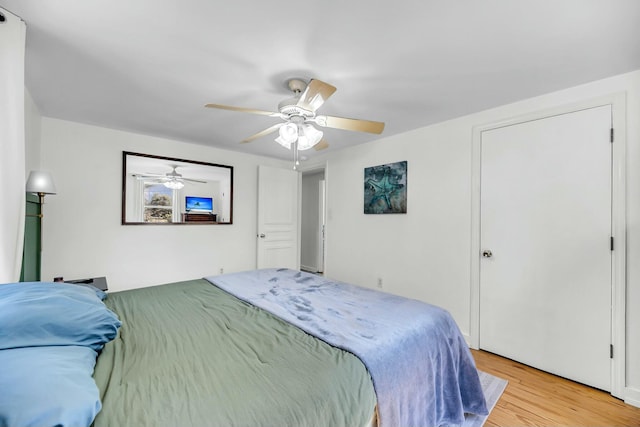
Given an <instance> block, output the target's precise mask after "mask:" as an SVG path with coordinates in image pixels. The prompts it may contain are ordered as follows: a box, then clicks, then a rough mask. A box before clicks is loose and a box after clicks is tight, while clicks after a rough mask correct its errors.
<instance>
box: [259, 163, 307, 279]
mask: <svg viewBox="0 0 640 427" xmlns="http://www.w3.org/2000/svg"><path fill="white" fill-rule="evenodd" d="M299 179H300V175H299V173H298V172H297V171H294V170H290V169H278V168H272V167H268V166H259V167H258V236H257V238H258V268H280V267H282V268H285V267H286V268H291V269H298V267H299V262H298V182H299Z"/></svg>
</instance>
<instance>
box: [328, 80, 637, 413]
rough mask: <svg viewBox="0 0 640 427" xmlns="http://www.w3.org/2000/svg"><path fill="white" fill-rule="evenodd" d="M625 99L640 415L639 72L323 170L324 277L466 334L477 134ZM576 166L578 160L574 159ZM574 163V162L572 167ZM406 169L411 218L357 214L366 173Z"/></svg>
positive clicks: (450, 126)
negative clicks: (560, 110)
mask: <svg viewBox="0 0 640 427" xmlns="http://www.w3.org/2000/svg"><path fill="white" fill-rule="evenodd" d="M621 91H623V92H626V94H627V118H626V119H627V307H626V310H627V311H626V313H627V325H628V326H627V359H626V360H627V385H628V389H627V390H628V396H629V399H628V400H629V401H632V402H634V404H637V405H640V363H638V361H639V360H640V263H638V262H637V261H636V260H637V259H639V258H640V228H639V227H640V71H636V72H634V73H629V74H625V75H621V76H615V77H612V78H608V79H605V80H600V81H597V82H593V83H590V84H587V85H583V86H579V87H575V88H570V89H566V90H563V91H559V92H555V93H551V94H548V95H544V96H541V97H537V98H532V99H528V100H524V101H522V102H518V103H515V104H510V105H506V106H503V107H500V108H495V109H492V110H488V111H483V112H479V113H476V114H472V115H469V116H465V117H461V118H458V119H455V120H451V121H447V122H443V123H440V124H436V125H433V126H429V127H425V128H421V129H417V130H415V131H412V132H408V133H405V134H402V135H397V136H393V137H389V138H386V139H383V140H379V141H376V142H372V143H369V144H364V145H360V146H357V147H353V148H351V149H347V150H342V151H340V152H338V153H335V154H331V153H328V154H327V155H326V156H325V157H324V158H322V159H320V160H318V162H321V161H325V160H326V161H327V162H328V168H327V186H328V187H327V197H328V201H327V209H328V212H327V242H326V243H327V245H328V247H327V261H326V275H327V276H329V277H332V278H336V279H339V280H344V281H347V282H352V283H356V284H360V285H364V286H368V287H375V286H376V284H377V279H378V278H381V279H382V281H383V287H384V289H385V290H387V291H389V292H393V293H397V294H400V295H405V296H409V297H412V298H416V299H420V300H423V301H427V302H430V303H433V304H436V305H440V306H443V307H445V308H446V309H448V310H449V311H450V312H451V313H452V315H453V316H454V318H455V319H456V321H457V322H458V324H459V326H460V328H461V330H462V331H463V333H464V334H467V335H468V334H469V330H470V280H471V279H470V264H471V258H470V257H471V249H470V242H471V234H470V233H471V227H470V224H471V147H472V130H473V127H474V126H478V125H484V124H488V123H493V122H496V121H499V120H503V119H508V118H512V117H515V116H519V115H523V114H527V113H531V112H535V111H540V110H544V109H550V108H554V107H559V106H563V105H567V104H572V103H576V102H579V101H583V100H588V99H592V98H597V97H600V96H604V95H610V94H613V93H617V92H621ZM576 154H577V156H579V153H576ZM578 158H579V157H578ZM401 160H408V162H409V163H408V184H407V186H408V188H407V190H408V193H407V198H408V213H407V214H406V215H365V214H363V169H364V168H365V167H368V166H375V165H380V164H385V163H391V162H396V161H401Z"/></svg>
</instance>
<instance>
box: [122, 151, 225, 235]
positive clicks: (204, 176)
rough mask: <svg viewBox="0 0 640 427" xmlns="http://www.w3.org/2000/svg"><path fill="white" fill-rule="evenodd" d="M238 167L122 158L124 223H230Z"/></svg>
mask: <svg viewBox="0 0 640 427" xmlns="http://www.w3.org/2000/svg"><path fill="white" fill-rule="evenodd" d="M232 222H233V166H226V165H218V164H214V163H206V162H200V161H195V160H184V159H174V158H171V157H161V156H153V155H150V154H140V153H131V152H128V151H123V153H122V224H123V225H128V224H136V225H137V224H231V223H232Z"/></svg>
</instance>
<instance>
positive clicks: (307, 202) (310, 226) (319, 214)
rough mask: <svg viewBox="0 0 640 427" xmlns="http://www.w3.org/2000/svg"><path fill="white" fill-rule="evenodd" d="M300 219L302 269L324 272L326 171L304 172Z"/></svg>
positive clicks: (311, 271)
mask: <svg viewBox="0 0 640 427" xmlns="http://www.w3.org/2000/svg"><path fill="white" fill-rule="evenodd" d="M301 188H302V189H301V209H300V212H301V219H300V227H301V230H300V269H301V270H303V271H307V272H310V273H316V274H322V273H323V272H324V241H325V201H326V196H325V171H324V169H320V170H313V171H308V172H303V174H302V187H301Z"/></svg>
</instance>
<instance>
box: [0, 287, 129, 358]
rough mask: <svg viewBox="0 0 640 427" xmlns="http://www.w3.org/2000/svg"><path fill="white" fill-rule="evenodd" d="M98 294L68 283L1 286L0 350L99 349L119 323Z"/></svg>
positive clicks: (110, 338)
mask: <svg viewBox="0 0 640 427" xmlns="http://www.w3.org/2000/svg"><path fill="white" fill-rule="evenodd" d="M100 293H103V292H102V291H100V290H98V289H95V288H90V287H87V286H78V285H73V284H68V283H47V282H28V283H10V284H6V285H0V350H2V349H9V348H18V347H32V346H48V345H54V346H58V345H81V346H88V347H91V348H92V349H94V350H100V349H102V347H103V346H104V344H106V343H107V342H109V341H111V340H112V339H114V338H115V336H116V334H117V332H118V328H119V327H120V325H121V323H120V320H119V319H118V317H117V316H116V315H115V313H113V312H112V311H111V310H109V309H108V308H107V307H106V306H105V305H104V303H103V302H102V300H101V297H102V295H101V294H100Z"/></svg>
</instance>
